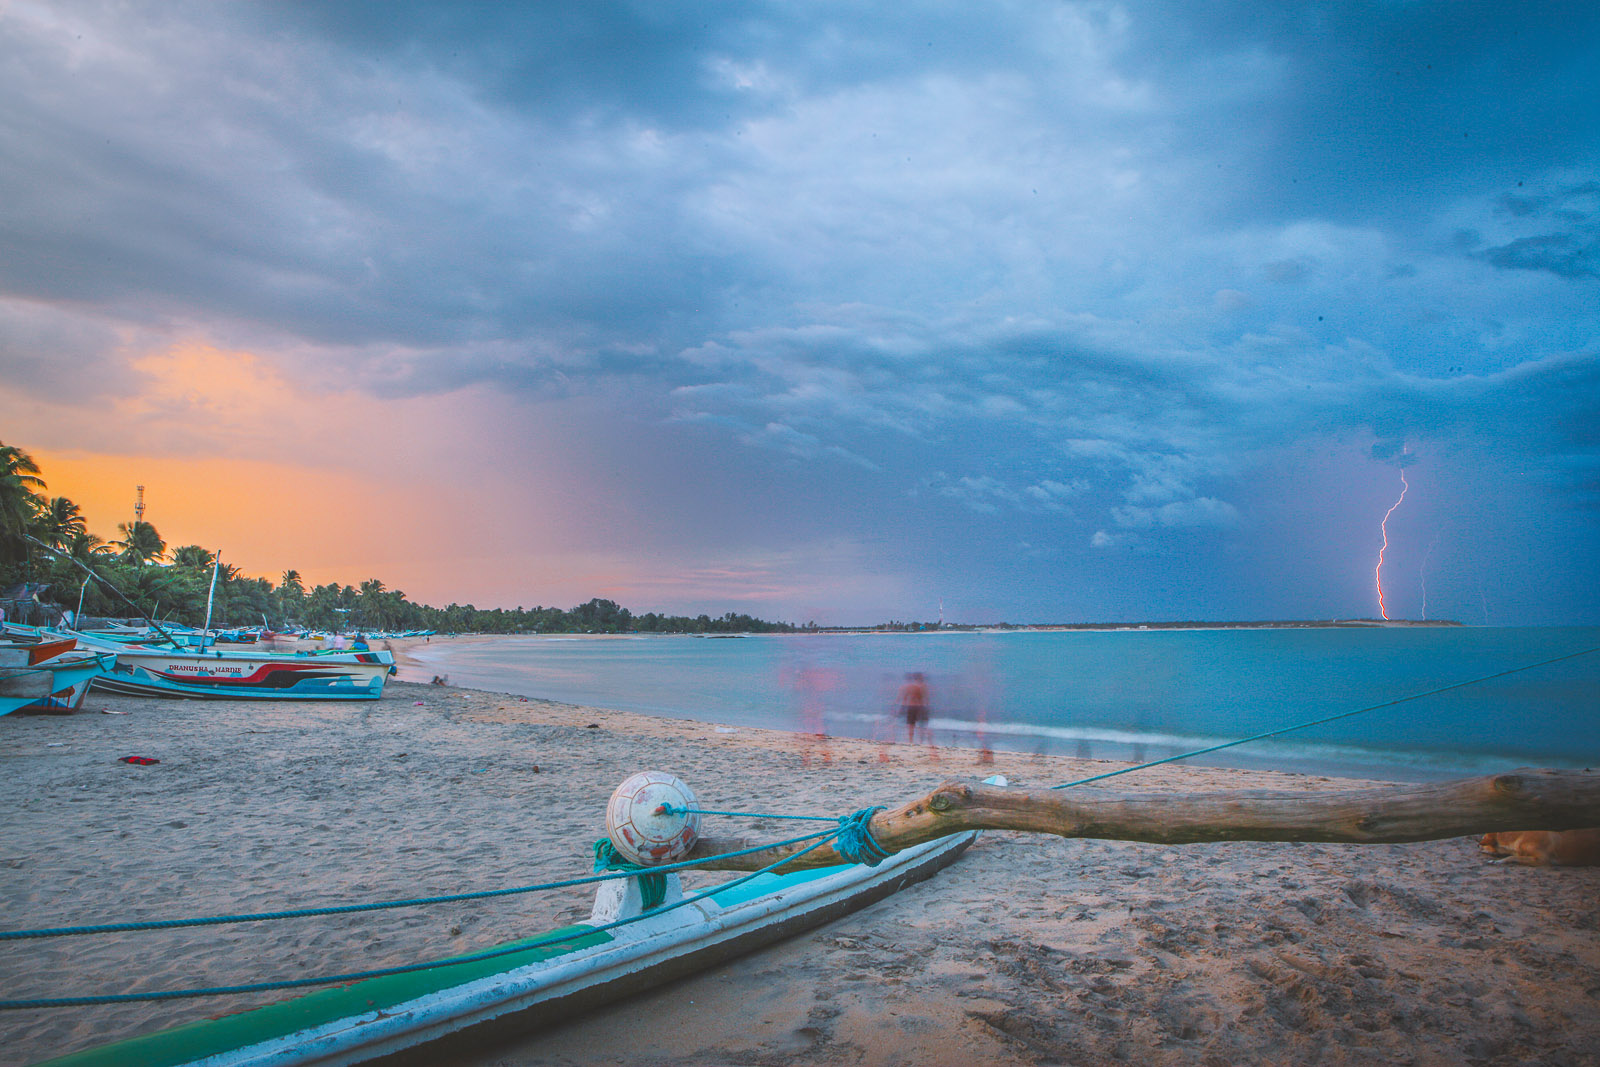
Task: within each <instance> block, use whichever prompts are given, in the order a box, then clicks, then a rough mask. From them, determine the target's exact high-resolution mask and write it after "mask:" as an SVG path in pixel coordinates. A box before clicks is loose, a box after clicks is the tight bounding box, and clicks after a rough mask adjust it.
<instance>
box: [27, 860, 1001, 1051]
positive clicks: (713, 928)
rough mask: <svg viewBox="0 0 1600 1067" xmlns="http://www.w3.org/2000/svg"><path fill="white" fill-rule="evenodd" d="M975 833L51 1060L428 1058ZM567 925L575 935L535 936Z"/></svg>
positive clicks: (697, 953)
mask: <svg viewBox="0 0 1600 1067" xmlns="http://www.w3.org/2000/svg"><path fill="white" fill-rule="evenodd" d="M976 836H977V835H976V834H973V833H967V834H960V835H956V836H954V837H947V838H942V839H940V840H937V841H930V842H928V843H927V844H924V845H918V846H916V847H915V848H910V849H906V850H905V851H903V852H899V853H896V854H895V855H893V856H891V857H889V858H888V859H886V860H884V861H883V863H882V864H880V865H879V866H878V867H865V866H862V865H860V864H850V865H847V866H841V867H827V868H822V869H820V870H811V871H796V872H794V873H791V874H781V875H762V876H760V877H759V878H757V879H755V880H754V881H752V882H749V883H746V884H744V885H742V886H736V887H732V888H730V889H728V890H725V891H719V892H716V893H713V894H712V895H711V896H710V897H707V898H706V899H704V900H700V901H696V902H694V903H692V904H687V905H684V906H683V907H680V908H677V909H675V910H672V911H664V912H661V913H658V914H655V915H651V916H648V917H646V918H645V919H643V920H641V921H639V922H636V923H633V924H632V925H629V926H623V927H619V928H617V929H615V930H610V931H604V930H596V929H594V928H593V927H590V926H588V925H579V926H574V927H568V928H566V929H565V930H557V931H552V932H551V933H550V934H546V935H544V937H543V938H535V939H531V940H530V941H527V942H520V943H517V944H521V945H525V946H526V947H525V948H522V949H520V950H518V951H517V952H515V953H514V954H511V955H507V956H503V957H498V958H495V959H490V960H480V961H475V962H463V963H446V964H441V965H439V966H437V967H433V968H430V969H428V970H426V971H419V972H412V973H410V974H403V975H390V976H386V977H383V978H374V979H368V980H366V981H361V982H355V983H352V984H350V985H347V986H342V987H338V988H333V989H325V990H322V991H320V992H317V993H312V994H309V995H307V996H303V997H297V998H295V999H293V1000H288V1001H283V1002H280V1003H278V1004H272V1005H268V1006H266V1007H264V1008H260V1009H256V1010H255V1011H248V1012H241V1013H238V1014H234V1015H224V1016H218V1017H216V1018H213V1019H205V1020H201V1021H199V1022H196V1023H191V1024H189V1025H187V1026H182V1027H178V1028H176V1029H174V1030H169V1031H164V1032H161V1033H156V1034H149V1035H146V1036H144V1037H138V1038H132V1039H130V1040H128V1041H124V1042H119V1043H117V1044H114V1045H107V1046H103V1047H101V1048H99V1049H91V1050H88V1051H87V1052H83V1053H79V1054H76V1055H72V1056H67V1057H64V1058H62V1059H59V1060H52V1061H50V1064H51V1067H109V1065H112V1064H126V1063H140V1064H145V1065H147V1067H179V1065H182V1064H195V1065H198V1064H201V1063H204V1064H205V1065H207V1067H268V1065H271V1067H290V1065H296V1064H318V1065H339V1064H356V1063H365V1062H368V1061H371V1060H373V1059H377V1058H381V1057H389V1058H391V1060H392V1059H393V1058H399V1060H400V1061H402V1062H406V1061H409V1062H416V1063H428V1062H436V1061H437V1055H438V1047H439V1043H440V1042H443V1041H450V1042H451V1043H452V1046H454V1045H456V1044H457V1043H463V1042H465V1043H470V1044H474V1045H477V1044H483V1043H487V1042H492V1041H494V1040H496V1039H498V1038H504V1037H506V1036H509V1035H512V1034H522V1033H526V1032H528V1031H530V1030H533V1029H537V1028H538V1027H539V1026H541V1025H544V1024H547V1023H549V1022H552V1021H557V1020H566V1019H570V1018H572V1016H573V1015H574V1014H576V1013H577V1012H580V1011H582V1010H584V1009H585V1008H590V1007H594V1006H596V1005H599V1004H604V1003H611V1002H614V1001H616V1000H618V999H620V998H622V997H625V996H627V995H629V994H631V993H635V992H638V991H639V990H641V989H645V988H648V987H649V986H652V985H656V984H658V983H661V982H663V981H667V980H669V979H671V978H674V977H677V976H679V975H683V974H687V973H690V972H692V971H695V970H699V969H702V968H704V967H708V966H710V965H712V964H714V963H717V962H719V961H722V960H726V959H729V958H731V957H733V956H736V955H740V954H742V953H745V952H749V951H751V950H753V949H756V948H759V947H761V946H762V945H766V944H769V943H771V942H773V941H776V940H779V939H781V938H784V937H788V936H791V935H792V934H795V933H798V932H799V931H801V930H805V929H809V928H811V927H814V926H818V925H821V924H822V923H826V922H829V921H831V920H833V919H836V918H838V917H840V916H842V915H846V914H848V913H850V912H852V911H855V910H857V909H859V908H862V907H865V906H866V905H868V904H871V903H873V902H874V901H876V900H880V899H882V898H883V897H886V896H888V895H890V894H892V893H895V892H897V891H898V890H900V889H902V888H904V887H905V886H907V885H910V884H912V883H914V882H918V881H921V880H922V879H924V878H927V877H929V876H931V875H932V874H934V873H935V872H936V871H938V870H940V869H942V868H943V867H945V866H948V865H949V864H951V863H953V862H955V860H956V859H957V858H958V857H959V856H960V855H961V853H962V852H963V851H965V850H966V848H967V846H968V845H969V844H971V842H972V840H973V839H974V838H975V837H976ZM568 934H571V935H577V936H576V937H575V938H574V939H573V940H570V941H565V942H562V943H560V944H547V943H542V942H547V941H549V940H550V939H551V938H553V937H558V936H562V935H568ZM507 947H510V946H507ZM41 1067H43V1065H41Z"/></svg>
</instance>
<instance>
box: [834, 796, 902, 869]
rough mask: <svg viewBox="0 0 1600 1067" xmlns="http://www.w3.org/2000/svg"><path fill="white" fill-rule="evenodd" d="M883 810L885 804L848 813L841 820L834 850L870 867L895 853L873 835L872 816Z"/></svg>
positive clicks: (853, 861)
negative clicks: (870, 824)
mask: <svg viewBox="0 0 1600 1067" xmlns="http://www.w3.org/2000/svg"><path fill="white" fill-rule="evenodd" d="M882 810H883V805H881V804H880V805H879V806H877V807H875V808H862V809H861V810H860V811H857V812H855V813H853V814H850V815H846V816H844V817H842V818H841V819H840V820H839V836H838V837H837V838H835V839H834V842H833V850H834V851H835V852H837V853H839V855H841V856H843V857H844V858H845V859H847V860H849V861H850V862H851V863H863V864H866V865H867V866H868V867H876V866H877V865H878V864H880V863H882V862H883V861H884V860H886V859H888V858H889V857H890V856H892V855H894V853H892V852H890V851H889V850H888V849H886V848H884V847H883V846H882V845H880V844H878V839H877V838H875V837H873V836H872V830H871V829H869V827H868V824H869V823H871V822H872V817H873V816H874V815H876V814H877V813H878V812H880V811H882Z"/></svg>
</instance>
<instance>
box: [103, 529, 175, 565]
mask: <svg viewBox="0 0 1600 1067" xmlns="http://www.w3.org/2000/svg"><path fill="white" fill-rule="evenodd" d="M117 532H118V533H120V534H122V540H120V541H113V542H111V543H112V544H114V545H116V546H117V547H118V548H120V549H122V555H121V556H120V557H118V558H120V559H121V560H122V562H124V563H139V564H144V563H149V562H151V561H152V560H155V561H159V560H160V559H161V556H162V555H163V554H164V553H165V552H166V551H167V543H166V542H165V541H163V540H161V535H160V534H158V533H156V528H155V527H154V526H152V525H150V524H149V523H148V522H142V521H135V522H119V523H117Z"/></svg>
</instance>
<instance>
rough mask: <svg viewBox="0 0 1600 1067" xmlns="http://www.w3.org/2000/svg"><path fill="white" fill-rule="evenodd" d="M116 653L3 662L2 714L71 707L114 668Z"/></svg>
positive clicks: (0, 669)
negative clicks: (21, 663) (32, 662)
mask: <svg viewBox="0 0 1600 1067" xmlns="http://www.w3.org/2000/svg"><path fill="white" fill-rule="evenodd" d="M115 661H116V657H114V656H112V655H109V654H105V653H100V654H93V655H87V656H80V655H74V654H72V653H67V654H66V655H62V656H57V657H55V658H53V659H48V660H44V661H42V662H39V663H35V664H27V665H17V666H6V665H0V715H5V714H8V713H10V712H13V711H71V710H73V709H74V708H76V707H77V706H78V705H79V704H81V703H83V696H84V694H85V693H86V692H87V691H88V688H89V686H90V684H91V683H93V681H94V680H95V679H96V678H102V677H105V676H106V673H107V672H108V671H109V670H111V669H113V664H114V663H115Z"/></svg>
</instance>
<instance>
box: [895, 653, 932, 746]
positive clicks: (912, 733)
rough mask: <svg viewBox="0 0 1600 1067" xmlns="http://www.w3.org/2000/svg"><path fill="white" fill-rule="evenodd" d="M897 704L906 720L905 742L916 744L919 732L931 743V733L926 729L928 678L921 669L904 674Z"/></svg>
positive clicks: (925, 740) (924, 739)
mask: <svg viewBox="0 0 1600 1067" xmlns="http://www.w3.org/2000/svg"><path fill="white" fill-rule="evenodd" d="M899 705H900V714H901V715H902V716H904V718H905V721H906V742H907V744H913V745H914V744H916V743H917V737H918V735H919V734H920V735H921V737H922V739H923V741H924V742H926V743H927V744H929V745H932V744H933V735H932V733H931V732H930V731H929V729H928V718H929V712H928V680H927V678H925V677H924V676H923V674H922V672H921V671H912V672H911V673H909V674H907V675H906V680H905V684H904V685H902V686H901V687H900V696H899Z"/></svg>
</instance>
